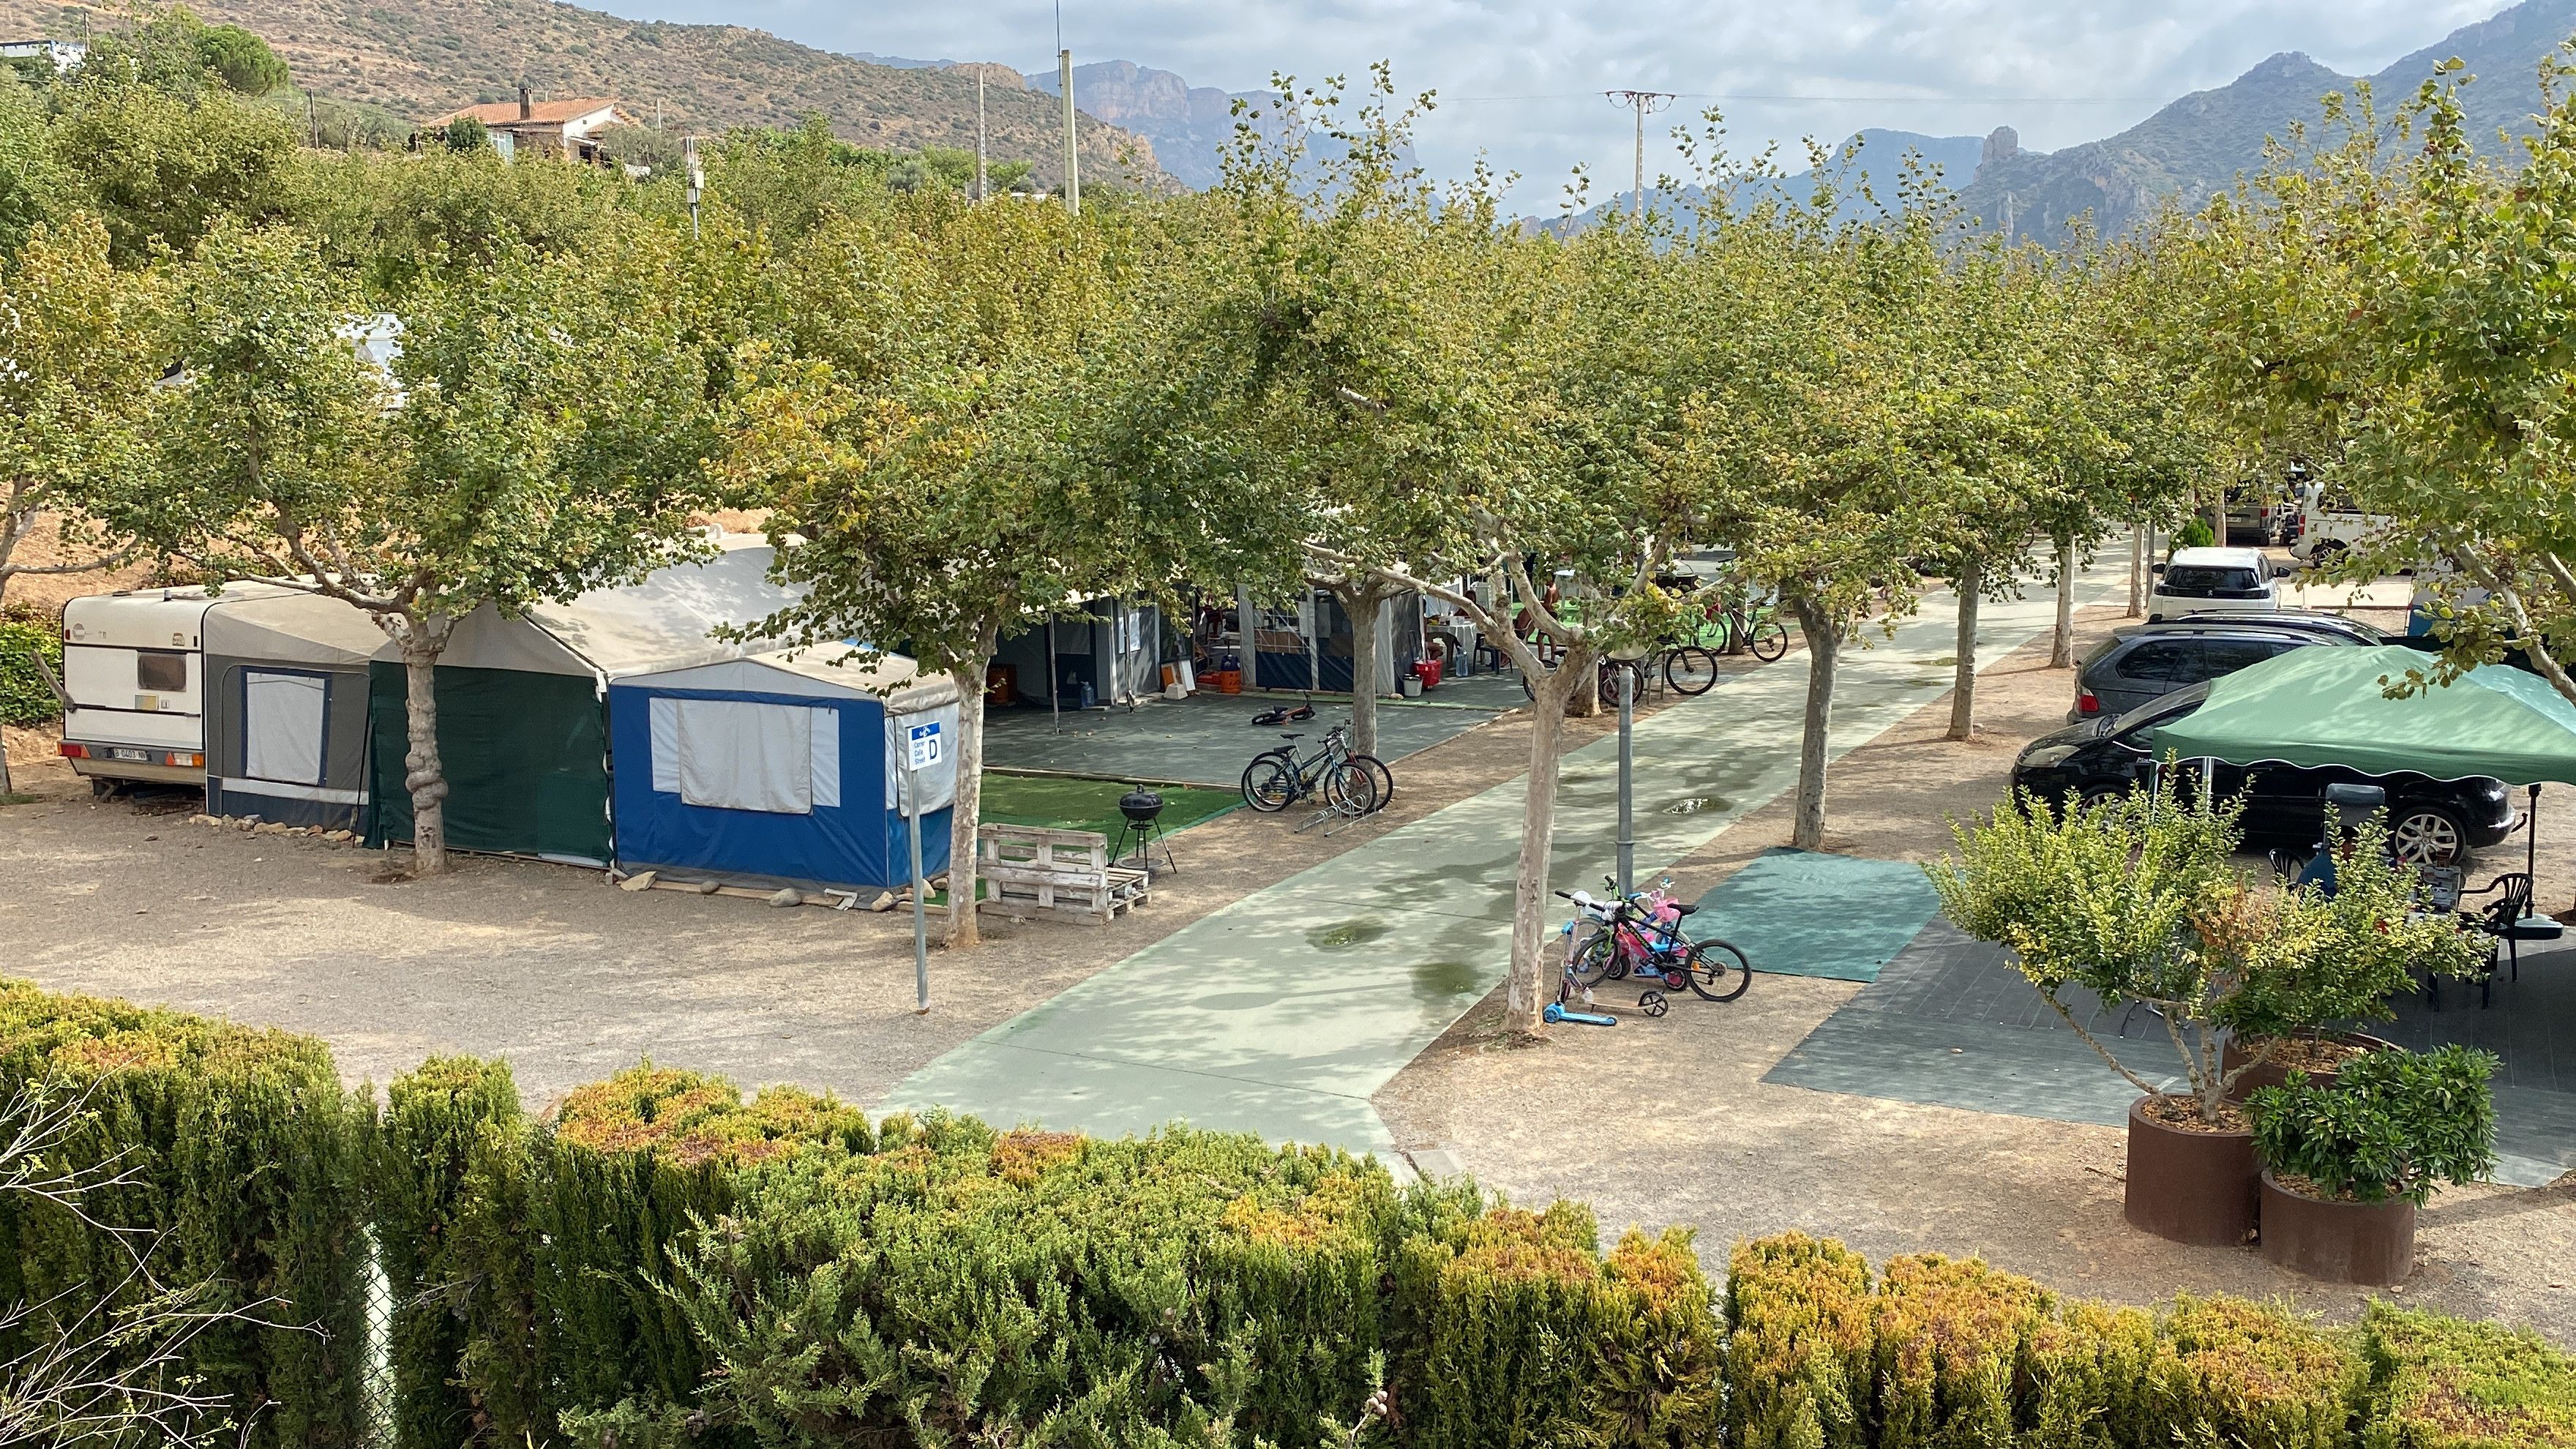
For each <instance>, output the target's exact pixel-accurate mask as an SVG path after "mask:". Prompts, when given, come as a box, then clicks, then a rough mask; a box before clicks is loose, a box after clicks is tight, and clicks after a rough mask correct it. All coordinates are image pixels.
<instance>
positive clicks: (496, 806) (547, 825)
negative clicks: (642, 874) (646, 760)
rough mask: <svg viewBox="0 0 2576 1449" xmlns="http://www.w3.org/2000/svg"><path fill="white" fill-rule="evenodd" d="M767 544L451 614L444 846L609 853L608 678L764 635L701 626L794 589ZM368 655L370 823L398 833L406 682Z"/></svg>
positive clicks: (720, 655) (442, 716) (735, 544)
mask: <svg viewBox="0 0 2576 1449" xmlns="http://www.w3.org/2000/svg"><path fill="white" fill-rule="evenodd" d="M770 558H771V550H770V548H769V546H768V545H767V544H766V543H765V542H763V541H762V540H761V539H760V538H759V537H758V536H757V535H745V536H743V537H741V538H739V539H731V540H726V541H725V542H724V543H723V544H722V545H721V552H719V553H718V554H717V555H716V556H715V557H714V558H712V559H708V560H705V561H703V562H691V563H683V564H674V565H672V566H671V567H669V568H666V569H662V570H660V571H659V572H656V573H655V574H653V575H652V576H651V577H649V578H647V579H645V580H644V581H643V582H642V583H640V584H634V585H630V586H628V587H625V588H616V589H600V590H596V591H594V592H592V593H588V594H584V595H582V596H581V597H580V598H578V599H575V600H573V601H572V602H571V603H568V604H540V605H538V606H537V607H535V608H533V609H530V610H529V611H528V612H527V613H526V614H524V615H522V616H520V617H518V618H515V619H513V618H504V617H502V615H501V614H500V613H499V612H498V611H497V610H495V609H493V608H492V607H491V606H490V605H488V604H487V605H485V606H484V607H482V608H480V609H477V610H475V611H474V613H472V614H470V615H468V616H467V617H465V618H464V619H461V620H459V621H457V625H456V630H455V632H454V633H453V634H452V635H450V636H449V639H448V644H447V650H446V652H445V654H444V655H442V656H441V658H440V660H439V664H438V669H437V675H436V678H437V682H438V752H439V757H440V762H441V763H442V764H443V765H444V766H445V768H446V774H447V785H448V796H447V843H448V844H449V846H451V847H453V848H455V849H458V850H480V851H490V852H494V853H500V854H511V855H532V856H537V857H539V858H541V859H545V860H553V861H560V862H563V863H565V864H571V865H589V866H605V865H607V864H608V863H609V862H610V861H611V860H612V859H614V858H615V849H614V845H613V840H614V830H613V828H612V825H611V822H610V818H609V768H610V765H609V744H608V683H609V681H610V680H612V679H618V678H622V677H623V676H626V675H629V674H641V673H645V672H648V671H654V670H666V669H684V668H688V667H690V666H692V665H699V664H711V663H714V662H716V661H718V660H724V659H738V658H740V657H742V656H743V655H745V654H749V653H756V652H759V651H760V650H763V649H767V648H771V647H773V645H774V641H765V640H748V641H736V640H730V639H719V638H716V637H715V636H714V632H713V631H714V630H715V629H716V628H717V627H719V626H725V625H742V624H750V623H755V622H757V621H758V620H760V619H761V618H763V617H765V616H767V615H768V614H770V613H772V612H774V611H775V610H777V609H779V608H781V607H784V606H785V605H786V604H787V603H788V602H789V600H790V599H791V598H792V597H793V596H792V595H791V594H789V593H788V592H787V591H786V590H784V589H782V588H781V587H779V586H778V585H777V584H774V583H771V582H770V581H769V578H768V571H769V562H770ZM369 670H370V673H371V675H372V678H373V689H372V691H371V699H370V705H369V713H368V723H369V729H368V734H369V737H370V745H371V747H370V750H369V754H370V757H371V763H372V774H373V794H374V800H375V809H374V814H373V817H372V819H371V821H370V826H369V830H368V835H367V838H368V842H369V843H370V844H381V843H383V842H385V841H389V840H394V841H407V840H409V839H411V831H412V810H411V792H410V791H409V790H407V789H405V788H404V786H403V774H404V766H403V757H404V755H405V754H406V753H408V752H409V749H410V741H409V739H408V737H407V731H406V718H405V716H406V706H407V703H408V701H409V698H410V690H409V688H408V684H407V680H406V677H405V674H404V671H403V665H402V657H401V655H400V653H399V652H398V651H397V650H396V649H395V648H394V647H393V646H392V645H391V644H387V645H386V646H384V647H383V648H382V649H380V650H378V651H377V653H376V655H375V657H374V659H373V660H372V661H370V664H369Z"/></svg>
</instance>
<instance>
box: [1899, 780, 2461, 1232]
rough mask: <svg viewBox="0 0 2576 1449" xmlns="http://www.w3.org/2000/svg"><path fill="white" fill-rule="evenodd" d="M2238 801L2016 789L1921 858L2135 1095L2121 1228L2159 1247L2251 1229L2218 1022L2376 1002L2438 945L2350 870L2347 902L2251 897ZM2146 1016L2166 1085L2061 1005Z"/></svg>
mask: <svg viewBox="0 0 2576 1449" xmlns="http://www.w3.org/2000/svg"><path fill="white" fill-rule="evenodd" d="M2242 808H2243V805H2242V802H2241V801H2231V802H2225V803H2210V802H2202V803H2199V804H2195V805H2191V806H2185V805H2184V804H2183V803H2182V802H2181V801H2180V800H2179V798H2178V797H2177V795H2176V792H2175V790H2174V786H2173V781H2172V775H2171V774H2170V773H2168V774H2167V776H2166V777H2165V779H2164V780H2163V781H2162V782H2160V784H2159V785H2158V787H2157V788H2156V789H2155V790H2153V791H2139V792H2135V793H2132V794H2131V795H2129V796H2127V797H2125V798H2121V799H2114V800H2107V801H2103V802H2101V803H2099V804H2096V805H2093V806H2090V807H2077V806H2073V805H2069V806H2068V807H2066V808H2065V809H2064V810H2062V811H2060V810H2057V809H2054V808H2052V807H2051V806H2050V805H2049V804H2048V803H2047V802H2046V801H2042V800H2039V799H2036V798H2033V797H2030V796H2026V795H2025V796H2018V797H2016V798H2015V799H2014V800H2012V801H2011V802H2009V803H2007V804H2006V805H2004V806H2002V807H1999V808H1998V809H1997V810H1996V811H1995V812H1994V814H1993V815H1992V816H1990V817H1989V818H1988V819H1986V820H1985V821H1984V822H1982V823H1978V824H1973V825H1961V826H1954V827H1953V832H1952V833H1953V835H1954V836H1955V838H1956V839H1957V841H1958V845H1959V850H1958V854H1957V855H1956V856H1955V857H1953V858H1951V859H1946V860H1943V861H1942V862H1940V863H1938V864H1937V865H1930V866H1926V867H1925V870H1926V871H1927V872H1928V873H1929V874H1930V875H1931V877H1932V883H1933V885H1934V887H1935V888H1936V889H1937V890H1939V892H1940V894H1941V906H1942V911H1943V914H1945V915H1947V916H1948V917H1949V918H1950V919H1951V920H1952V921H1954V922H1956V923H1957V924H1958V925H1959V927H1960V928H1961V929H1962V930H1965V931H1966V932H1968V934H1970V935H1972V936H1975V937H1977V938H1978V939H1980V940H1986V941H1994V942H1998V943H2000V944H2002V945H2005V946H2009V947H2011V948H2012V950H2013V953H2014V956H2015V958H2016V964H2017V965H2018V966H2019V967H2020V970H2021V973H2022V974H2023V975H2024V976H2026V977H2028V978H2029V979H2030V982H2031V984H2032V986H2034V987H2036V988H2037V989H2038V991H2039V993H2040V996H2041V998H2042V999H2043V1000H2045V1001H2046V1002H2047V1003H2048V1004H2049V1006H2050V1008H2051V1009H2053V1010H2055V1011H2056V1012H2057V1014H2058V1016H2059V1017H2060V1018H2062V1019H2063V1020H2064V1021H2065V1022H2066V1024H2067V1026H2068V1027H2069V1028H2071V1029H2072V1030H2073V1031H2074V1032H2075V1034H2076V1035H2077V1036H2078V1037H2080V1038H2081V1039H2082V1040H2083V1041H2084V1043H2085V1044H2086V1045H2088V1046H2090V1047H2092V1048H2093V1049H2094V1051H2096V1052H2098V1053H2100V1054H2101V1057H2102V1059H2103V1060H2104V1061H2106V1062H2108V1063H2109V1064H2110V1066H2111V1069H2112V1070H2114V1071H2116V1072H2118V1073H2119V1074H2120V1075H2121V1076H2122V1077H2124V1078H2126V1079H2127V1080H2128V1081H2129V1083H2130V1085H2132V1086H2134V1087H2136V1088H2137V1089H2138V1091H2139V1093H2140V1096H2139V1098H2138V1100H2137V1102H2136V1103H2135V1104H2133V1105H2132V1106H2131V1108H2130V1110H2129V1154H2128V1182H2127V1190H2126V1194H2125V1202H2124V1205H2123V1211H2124V1213H2125V1215H2126V1216H2127V1218H2128V1220H2129V1222H2130V1223H2131V1224H2132V1225H2134V1226H2136V1227H2139V1228H2143V1229H2145V1230H2146V1231H2148V1232H2152V1233H2155V1234H2157V1235H2159V1236H2162V1237H2167V1238H2171V1239H2173V1240H2174V1241H2176V1242H2183V1243H2202V1244H2241V1243H2245V1242H2248V1241H2251V1240H2252V1238H2253V1236H2254V1231H2255V1224H2256V1221H2257V1216H2256V1188H2257V1182H2258V1172H2257V1169H2256V1166H2255V1159H2254V1137H2253V1124H2252V1121H2251V1119H2250V1118H2248V1117H2247V1116H2246V1114H2245V1111H2244V1108H2243V1106H2242V1105H2241V1104H2239V1103H2237V1102H2235V1101H2233V1100H2231V1099H2230V1096H2229V1088H2230V1087H2231V1086H2233V1085H2234V1084H2235V1083H2236V1082H2237V1081H2238V1080H2239V1079H2241V1078H2242V1077H2243V1076H2244V1075H2245V1074H2246V1073H2248V1072H2250V1071H2252V1070H2254V1069H2255V1068H2256V1067H2258V1066H2259V1065H2260V1064H2261V1062H2262V1060H2263V1059H2264V1054H2263V1051H2262V1050H2261V1049H2258V1050H2257V1051H2256V1052H2255V1053H2253V1054H2252V1055H2251V1056H2250V1057H2249V1058H2247V1059H2243V1060H2240V1061H2239V1062H2238V1063H2237V1064H2235V1065H2233V1066H2231V1065H2229V1064H2228V1063H2227V1062H2226V1061H2225V1060H2224V1058H2223V1056H2222V1045H2223V1042H2224V1041H2225V1039H2226V1036H2227V1034H2228V1030H2229V1029H2230V1028H2233V1029H2235V1030H2237V1031H2241V1032H2248V1033H2249V1034H2256V1035H2261V1036H2263V1037H2264V1038H2265V1039H2266V1041H2267V1043H2273V1042H2277V1041H2279V1040H2281V1039H2283V1038H2285V1037H2287V1036H2289V1035H2290V1034H2291V1033H2292V1032H2294V1031H2296V1030H2297V1029H2300V1028H2305V1027H2312V1026H2315V1025H2317V1024H2319V1023H2320V1022H2321V1021H2322V1020H2325V1019H2327V1018H2328V1015H2329V1014H2331V1013H2338V1012H2344V1011H2349V1010H2355V1009H2358V1008H2360V1007H2362V1006H2364V1005H2367V1006H2369V1007H2370V1009H2372V1010H2376V1009H2378V1008H2377V1003H2378V1002H2380V1001H2381V1000H2382V999H2384V997H2385V995H2386V993H2387V991H2388V990H2389V989H2391V988H2390V986H2389V983H2390V982H2392V981H2402V980H2403V978H2404V973H2405V969H2406V962H2407V961H2409V960H2411V959H2413V956H2414V954H2415V953H2417V952H2419V951H2423V950H2439V949H2440V947H2439V945H2438V942H2439V937H2438V936H2437V935H2436V934H2435V931H2436V930H2450V929H2452V928H2451V927H2449V926H2448V924H2447V923H2441V922H2436V923H2434V925H2433V927H2428V928H2426V929H2424V930H2420V931H2419V930H2417V929H2416V928H2415V927H2414V926H2412V925H2410V924H2409V923H2408V922H2407V921H2406V919H2405V911H2404V909H2403V895H2402V892H2399V891H2398V887H2397V885H2396V883H2395V882H2396V877H2395V876H2394V875H2391V876H2390V877H2389V878H2388V879H2387V880H2385V881H2382V880H2380V879H2379V878H2378V877H2376V876H2374V875H2372V874H2371V873H2370V872H2368V871H2357V872H2356V873H2355V874H2356V876H2357V877H2363V878H2365V879H2364V880H2363V881H2362V885H2361V888H2360V889H2358V890H2356V891H2355V892H2354V893H2353V895H2352V898H2351V900H2350V901H2349V902H2347V901H2345V900H2344V899H2343V897H2342V896H2341V895H2338V897H2337V898H2336V899H2334V900H2332V901H2329V900H2327V899H2326V898H2325V897H2324V896H2323V895H2322V894H2321V893H2317V892H2312V891H2292V892H2273V891H2270V890H2268V889H2266V890H2261V891H2258V890H2257V889H2256V888H2255V885H2254V882H2253V881H2252V880H2251V879H2250V878H2249V876H2248V875H2247V874H2246V873H2245V872H2243V871H2242V870H2240V869H2238V868H2237V867H2236V865H2235V864H2234V861H2233V859H2232V857H2233V856H2234V855H2235V852H2236V848H2237V845H2238V843H2239V841H2240V839H2241V835H2240V832H2239V830H2238V828H2237V819H2238V816H2239V814H2240V813H2241V811H2242ZM2079 990H2080V991H2085V992H2090V993H2091V994H2092V995H2093V996H2095V997H2096V998H2098V999H2099V1000H2100V1002H2101V1003H2102V1005H2103V1007H2105V1008H2106V1009H2108V1010H2112V1011H2118V1010H2121V1009H2122V1008H2124V1007H2127V1006H2129V1005H2131V1004H2133V1003H2134V1004H2140V1005H2144V1006H2148V1007H2151V1008H2153V1009H2154V1011H2155V1014H2156V1017H2157V1018H2158V1020H2160V1021H2161V1022H2162V1024H2163V1026H2164V1028H2165V1032H2166V1035H2167V1036H2168V1037H2169V1038H2170V1039H2171V1041H2172V1044H2173V1047H2174V1050H2175V1053H2176V1055H2177V1056H2178V1057H2179V1058H2180V1060H2181V1063H2182V1075H2181V1081H2182V1084H2183V1086H2184V1088H2185V1090H2181V1091H2171V1092H2169V1091H2166V1090H2165V1089H2164V1088H2163V1087H2161V1086H2160V1085H2159V1084H2158V1083H2156V1082H2153V1081H2150V1080H2148V1079H2147V1078H2146V1077H2144V1076H2142V1075H2140V1074H2139V1073H2138V1072H2136V1071H2134V1070H2132V1069H2131V1068H2130V1067H2129V1066H2128V1065H2127V1064H2126V1063H2123V1062H2122V1061H2120V1059H2119V1058H2118V1057H2117V1056H2115V1055H2113V1054H2112V1053H2111V1051H2110V1050H2109V1049H2108V1048H2107V1047H2105V1046H2104V1045H2103V1044H2102V1042H2101V1041H2100V1040H2099V1039H2098V1038H2096V1037H2095V1036H2094V1035H2093V1034H2092V1033H2091V1032H2090V1031H2088V1030H2086V1029H2085V1026H2084V1023H2083V1021H2081V1020H2080V1019H2078V1018H2077V1016H2076V1014H2075V1012H2074V1011H2073V1010H2072V1009H2071V1008H2070V1006H2069V1004H2068V999H2067V993H2069V992H2070V991H2079Z"/></svg>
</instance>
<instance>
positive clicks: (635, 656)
mask: <svg viewBox="0 0 2576 1449" xmlns="http://www.w3.org/2000/svg"><path fill="white" fill-rule="evenodd" d="M718 547H719V548H720V549H721V550H722V552H720V553H718V554H717V555H716V556H715V557H713V558H711V559H706V560H703V561H692V562H689V563H679V564H673V565H671V566H670V567H669V568H666V569H662V570H659V571H658V572H656V573H654V574H653V575H652V576H651V577H649V578H647V579H645V580H644V581H643V582H642V583H640V584H630V585H627V586H626V587H623V588H615V589H597V590H594V591H592V592H590V593H587V594H584V595H582V596H581V597H580V598H578V599H575V600H573V601H572V602H571V603H568V604H539V605H537V606H536V607H534V608H532V609H530V610H528V612H527V613H526V614H525V615H523V616H521V617H520V618H516V619H508V618H504V617H502V615H501V613H500V611H499V610H497V609H494V608H493V607H491V606H490V605H488V604H487V605H485V606H483V607H482V608H479V609H476V610H475V611H474V612H473V613H472V614H469V615H467V616H466V617H465V618H463V619H461V620H459V621H457V625H456V630H455V632H454V633H453V634H452V635H450V636H449V638H448V643H447V650H446V652H445V653H444V654H443V655H441V656H440V659H439V662H440V663H442V664H450V665H457V666H461V667H465V668H472V669H517V670H525V671H529V672H532V673H539V674H584V675H586V674H591V673H594V672H596V673H598V674H603V675H606V676H607V677H609V678H611V679H615V678H619V677H622V676H624V675H629V674H640V673H644V672H646V671H649V670H659V669H681V668H686V667H688V666H690V665H695V664H706V663H712V662H714V661H716V660H720V659H736V658H740V657H741V656H742V655H744V654H746V653H749V652H752V651H754V650H758V649H761V648H763V647H764V646H766V645H769V644H772V643H774V642H775V641H774V640H758V639H754V640H746V641H742V642H739V643H737V642H735V641H733V640H729V639H719V638H717V637H715V635H714V633H713V632H712V631H713V630H715V629H716V628H718V627H719V626H723V625H746V624H753V623H757V622H758V621H759V620H761V619H763V618H765V617H767V616H768V615H770V614H772V613H774V612H776V611H777V610H779V609H781V608H784V607H785V606H787V605H788V604H789V603H792V602H794V600H795V599H796V597H797V592H796V591H795V590H791V589H788V588H784V587H781V586H780V585H778V584H774V583H771V582H770V581H769V577H768V574H769V562H770V558H771V556H772V553H773V550H772V549H771V548H770V547H769V545H768V544H766V543H764V542H761V541H759V539H758V537H757V536H756V535H749V536H745V537H744V538H743V539H741V540H740V541H732V540H728V541H726V542H724V543H722V544H720V545H718ZM375 657H376V658H378V659H385V660H398V659H400V658H401V657H402V653H401V651H400V650H399V649H396V648H395V647H394V646H393V645H392V643H391V642H390V641H387V642H386V643H385V644H384V645H383V646H382V647H380V648H378V649H377V650H376V651H375Z"/></svg>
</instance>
